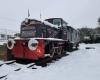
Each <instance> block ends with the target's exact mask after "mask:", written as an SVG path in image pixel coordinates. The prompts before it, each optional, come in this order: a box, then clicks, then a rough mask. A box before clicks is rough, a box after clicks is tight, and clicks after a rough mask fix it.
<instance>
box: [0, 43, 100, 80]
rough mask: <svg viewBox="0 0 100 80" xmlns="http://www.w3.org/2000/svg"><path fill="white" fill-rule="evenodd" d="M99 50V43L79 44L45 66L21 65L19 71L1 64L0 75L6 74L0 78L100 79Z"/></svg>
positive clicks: (28, 79)
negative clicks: (77, 47) (75, 48)
mask: <svg viewBox="0 0 100 80" xmlns="http://www.w3.org/2000/svg"><path fill="white" fill-rule="evenodd" d="M86 47H91V49H86ZM99 52H100V44H80V47H79V50H77V51H74V52H68V54H70V55H68V56H66V57H63V58H62V59H60V60H59V61H54V62H53V63H50V65H48V66H47V67H38V66H35V67H38V68H37V69H30V68H26V67H23V66H25V65H22V66H20V67H22V69H21V70H20V71H13V70H14V69H16V67H14V66H10V67H9V66H8V65H3V66H1V67H0V76H1V75H4V74H6V73H7V74H8V76H7V77H6V79H5V78H2V79H1V80H19V79H20V80H100V53H99ZM0 62H1V63H2V61H0ZM16 64H17V63H16ZM19 65H21V64H19ZM19 65H18V66H19Z"/></svg>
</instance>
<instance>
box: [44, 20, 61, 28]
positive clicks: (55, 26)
mask: <svg viewBox="0 0 100 80" xmlns="http://www.w3.org/2000/svg"><path fill="white" fill-rule="evenodd" d="M43 23H44V24H45V25H48V26H51V27H54V28H59V26H57V25H54V24H51V23H50V22H48V21H43Z"/></svg>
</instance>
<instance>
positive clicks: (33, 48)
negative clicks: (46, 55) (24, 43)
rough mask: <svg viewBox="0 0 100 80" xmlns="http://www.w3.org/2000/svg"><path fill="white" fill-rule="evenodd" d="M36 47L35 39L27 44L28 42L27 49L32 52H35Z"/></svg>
mask: <svg viewBox="0 0 100 80" xmlns="http://www.w3.org/2000/svg"><path fill="white" fill-rule="evenodd" d="M37 46H38V41H37V40H35V39H30V40H29V42H28V48H29V49H30V50H31V51H33V50H36V48H37Z"/></svg>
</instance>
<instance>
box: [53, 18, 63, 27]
mask: <svg viewBox="0 0 100 80" xmlns="http://www.w3.org/2000/svg"><path fill="white" fill-rule="evenodd" d="M53 24H54V25H57V26H61V19H54V20H53Z"/></svg>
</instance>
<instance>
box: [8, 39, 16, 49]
mask: <svg viewBox="0 0 100 80" xmlns="http://www.w3.org/2000/svg"><path fill="white" fill-rule="evenodd" d="M14 44H15V41H14V40H13V39H10V40H8V42H7V48H8V49H13V48H14Z"/></svg>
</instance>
